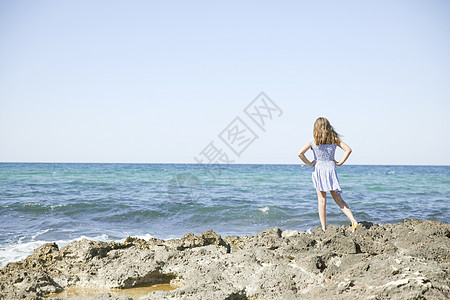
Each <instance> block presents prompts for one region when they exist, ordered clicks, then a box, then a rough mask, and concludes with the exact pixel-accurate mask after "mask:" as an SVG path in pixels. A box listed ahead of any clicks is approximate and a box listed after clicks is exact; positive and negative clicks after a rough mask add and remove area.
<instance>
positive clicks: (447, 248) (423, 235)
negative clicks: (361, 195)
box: [0, 220, 450, 300]
mask: <svg viewBox="0 0 450 300" xmlns="http://www.w3.org/2000/svg"><path fill="white" fill-rule="evenodd" d="M449 266H450V224H442V223H440V222H435V221H420V220H405V221H404V222H403V223H398V224H394V225H391V224H386V225H383V226H381V225H373V224H371V223H368V222H363V223H362V225H361V226H359V227H358V229H357V231H356V232H355V233H353V232H351V230H350V228H349V226H342V227H337V226H329V228H328V229H327V231H325V232H324V231H322V230H321V229H320V228H316V229H315V230H313V231H312V232H298V231H296V230H295V231H291V230H285V231H282V230H281V229H280V228H278V227H275V228H271V229H267V230H265V231H264V232H261V233H257V234H255V235H253V236H241V237H237V236H226V237H223V238H222V237H221V236H220V235H219V234H217V233H215V232H213V231H212V230H208V231H206V232H203V233H201V234H199V235H194V234H192V233H188V234H186V235H185V236H184V237H183V238H181V239H172V240H161V239H154V238H152V239H150V240H148V241H146V240H142V239H137V238H133V237H129V238H127V239H126V240H125V241H124V242H123V243H116V242H111V243H106V242H93V241H89V240H86V239H85V240H81V241H76V242H72V243H70V244H69V245H67V246H66V247H63V248H61V249H59V248H58V246H57V245H56V244H54V243H49V244H45V245H43V246H41V247H39V248H37V249H36V250H35V251H34V253H33V254H32V255H30V256H29V257H27V258H26V259H25V260H23V261H19V262H15V263H9V264H8V265H6V266H5V267H4V268H2V269H1V270H0V299H44V297H43V296H44V295H47V294H49V293H54V292H59V291H62V290H63V289H64V288H66V287H70V286H75V287H102V288H104V287H108V288H124V289H125V288H130V287H137V286H146V285H152V284H155V283H170V284H171V285H172V286H173V287H177V288H176V289H174V290H172V291H155V292H151V293H149V294H148V295H147V296H144V297H143V298H141V299H351V298H353V299H402V300H404V299H449V298H450V288H449V286H450V274H449ZM45 299H47V298H45ZM93 299H131V298H128V297H126V296H123V295H122V296H117V297H116V296H113V295H111V294H108V293H106V294H101V295H97V296H95V298H93Z"/></svg>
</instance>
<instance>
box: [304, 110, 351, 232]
mask: <svg viewBox="0 0 450 300" xmlns="http://www.w3.org/2000/svg"><path fill="white" fill-rule="evenodd" d="M336 145H337V146H339V147H340V148H341V149H342V150H344V151H345V153H344V156H343V157H342V159H341V160H340V161H339V162H337V161H336V160H335V159H334V152H335V150H336ZM309 149H312V151H313V154H314V161H313V162H310V161H309V160H308V159H307V158H306V156H305V152H306V151H308V150H309ZM351 152H352V149H350V147H349V146H348V145H347V144H345V143H344V142H343V141H342V140H341V139H340V135H339V134H338V133H337V132H336V131H335V130H334V128H333V126H331V124H330V122H329V121H328V120H327V119H326V118H322V117H320V118H318V119H317V120H316V122H315V123H314V130H313V139H311V140H309V141H308V142H306V144H305V146H303V148H302V149H300V151H299V153H298V156H299V157H300V159H301V160H302V161H303V162H304V163H305V164H306V165H307V166H309V167H314V169H313V173H312V180H313V184H314V187H315V188H316V191H317V199H318V202H319V218H320V223H321V224H322V229H323V230H326V229H327V225H326V224H327V222H326V218H327V216H326V196H327V193H326V192H327V191H330V193H331V196H332V197H333V199H334V202H336V204H337V205H338V206H339V207H340V208H341V209H342V211H343V212H344V214H345V215H346V216H347V217H348V218H349V219H350V221H351V222H352V228H353V231H355V229H356V226H358V222H356V220H355V218H354V217H353V214H352V212H351V211H350V208H349V207H348V205H347V203H345V201H344V200H343V199H342V197H341V193H342V190H341V187H340V185H339V179H338V177H337V173H336V166H342V164H343V163H344V162H345V161H346V160H347V158H348V156H349V155H350V153H351Z"/></svg>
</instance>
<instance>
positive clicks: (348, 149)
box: [334, 139, 352, 166]
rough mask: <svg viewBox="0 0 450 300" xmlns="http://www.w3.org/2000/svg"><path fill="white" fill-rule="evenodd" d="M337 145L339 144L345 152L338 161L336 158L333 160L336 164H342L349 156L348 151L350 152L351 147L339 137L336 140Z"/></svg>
mask: <svg viewBox="0 0 450 300" xmlns="http://www.w3.org/2000/svg"><path fill="white" fill-rule="evenodd" d="M337 145H338V146H339V148H341V149H342V150H344V151H345V153H344V156H342V159H341V160H340V161H339V162H337V161H336V160H335V161H334V162H335V163H336V165H337V166H342V165H343V164H344V163H345V161H346V160H347V158H348V157H349V156H350V153H352V149H351V148H350V147H349V146H348V145H347V144H346V143H344V142H343V141H342V140H341V139H339V140H338V142H337Z"/></svg>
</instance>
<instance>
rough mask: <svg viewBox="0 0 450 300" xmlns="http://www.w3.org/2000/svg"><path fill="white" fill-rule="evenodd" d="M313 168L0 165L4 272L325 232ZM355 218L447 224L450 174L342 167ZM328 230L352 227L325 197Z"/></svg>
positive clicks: (441, 169)
mask: <svg viewBox="0 0 450 300" xmlns="http://www.w3.org/2000/svg"><path fill="white" fill-rule="evenodd" d="M311 172H312V168H309V167H307V166H305V165H301V164H298V165H229V166H228V167H226V168H225V167H222V168H218V167H217V166H214V165H198V164H82V163H76V164H72V163H57V164H55V163H0V267H1V266H4V265H5V264H6V263H8V262H10V261H16V260H20V259H23V258H25V257H26V256H27V255H29V254H31V253H32V252H33V249H34V248H36V247H38V246H40V245H42V244H44V243H46V242H57V243H58V244H59V245H60V246H64V245H66V244H67V243H69V242H70V241H73V240H77V239H81V238H83V237H86V238H89V239H93V240H102V241H112V240H114V241H122V240H123V239H125V238H126V237H127V236H129V235H131V236H139V237H143V238H149V237H157V238H164V239H167V238H178V237H182V236H183V235H184V234H186V233H188V232H193V233H195V234H198V233H201V232H203V231H205V230H208V229H213V230H214V231H215V232H217V233H219V234H221V235H222V236H225V235H238V236H241V235H250V234H255V233H257V232H261V231H263V230H265V229H267V228H271V227H274V226H278V227H280V228H281V229H283V230H285V229H298V230H309V229H313V228H315V227H318V226H320V221H319V217H318V214H317V195H316V192H315V190H314V188H313V185H312V180H311ZM338 176H339V180H340V183H341V187H342V189H343V194H342V197H343V199H344V200H345V201H346V202H347V203H348V204H349V206H350V208H351V210H352V212H353V214H354V216H355V218H356V219H357V220H359V221H370V222H374V223H380V224H385V223H395V222H401V221H402V220H403V219H406V218H417V219H431V220H437V221H441V222H445V223H448V222H449V219H450V218H449V214H448V206H449V200H450V188H449V187H450V167H449V166H373V165H370V166H369V165H344V166H341V167H338ZM327 200H328V203H327V204H328V205H327V223H328V224H335V225H343V224H348V225H349V224H350V222H349V221H348V219H347V218H346V216H345V215H344V214H343V213H342V212H341V211H340V209H339V207H338V206H337V205H336V204H334V201H333V200H332V198H331V195H330V194H328V195H327Z"/></svg>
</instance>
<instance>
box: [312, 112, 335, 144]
mask: <svg viewBox="0 0 450 300" xmlns="http://www.w3.org/2000/svg"><path fill="white" fill-rule="evenodd" d="M313 137H314V143H316V145H322V144H335V143H337V142H338V140H339V138H340V137H341V135H340V134H338V133H337V132H336V131H335V130H334V128H333V126H331V124H330V122H329V121H328V120H327V119H326V118H324V117H320V118H317V120H316V122H314V130H313Z"/></svg>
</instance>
